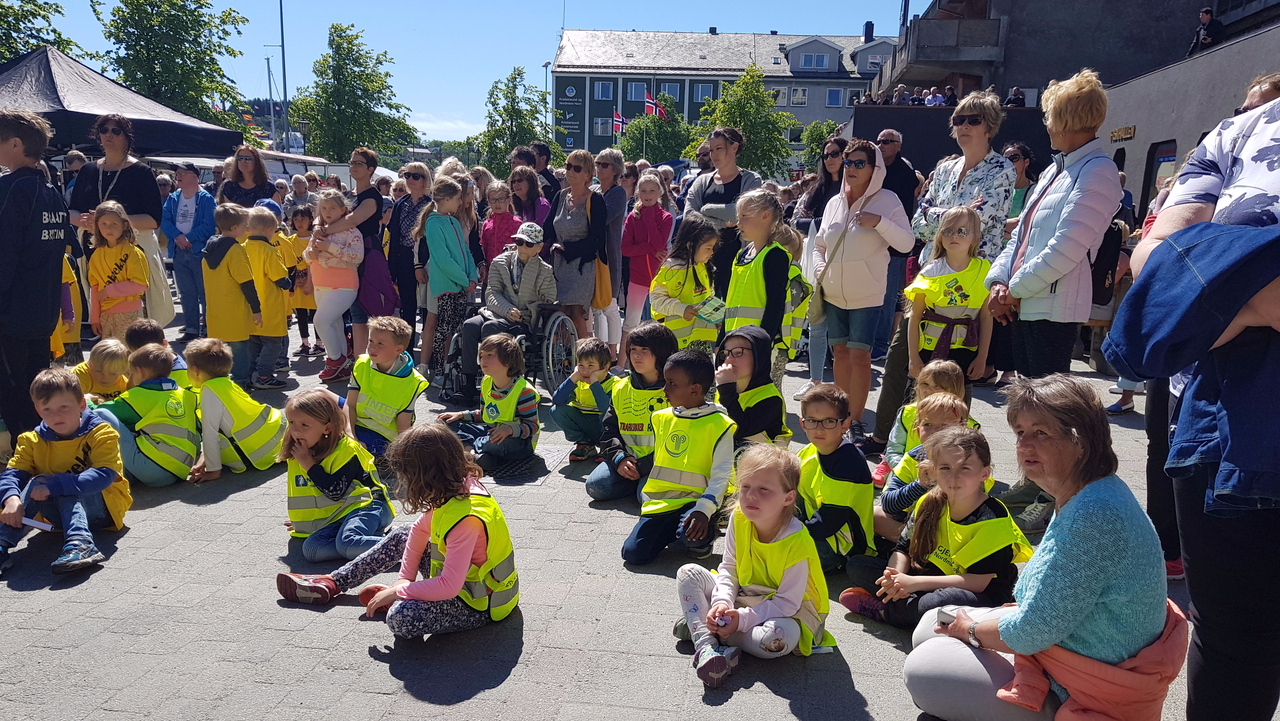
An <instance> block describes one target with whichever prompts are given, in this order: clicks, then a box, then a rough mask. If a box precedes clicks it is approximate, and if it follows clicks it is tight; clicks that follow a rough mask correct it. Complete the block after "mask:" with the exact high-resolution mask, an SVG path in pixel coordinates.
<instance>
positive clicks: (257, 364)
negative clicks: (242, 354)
mask: <svg viewBox="0 0 1280 721" xmlns="http://www.w3.org/2000/svg"><path fill="white" fill-rule="evenodd" d="M283 342H284V338H282V337H280V336H274V335H251V336H249V361H250V362H251V363H252V364H253V370H254V374H255V375H256V376H257V377H258V378H274V377H275V376H276V359H277V358H279V357H280V345H281V344H282V343H283Z"/></svg>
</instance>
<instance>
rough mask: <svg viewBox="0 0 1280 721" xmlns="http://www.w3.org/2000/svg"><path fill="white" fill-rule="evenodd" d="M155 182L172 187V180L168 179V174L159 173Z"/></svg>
mask: <svg viewBox="0 0 1280 721" xmlns="http://www.w3.org/2000/svg"><path fill="white" fill-rule="evenodd" d="M156 182H157V183H167V184H169V185H173V178H170V177H169V176H168V174H166V173H161V174H159V175H157V176H156Z"/></svg>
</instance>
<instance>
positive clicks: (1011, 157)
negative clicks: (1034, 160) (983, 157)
mask: <svg viewBox="0 0 1280 721" xmlns="http://www.w3.org/2000/svg"><path fill="white" fill-rule="evenodd" d="M1004 159H1005V160H1008V161H1009V162H1010V163H1016V162H1018V161H1019V160H1025V159H1026V158H1023V157H1022V154H1021V153H1014V154H1013V155H1006V156H1004Z"/></svg>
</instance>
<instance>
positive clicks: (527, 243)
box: [513, 238, 542, 248]
mask: <svg viewBox="0 0 1280 721" xmlns="http://www.w3.org/2000/svg"><path fill="white" fill-rule="evenodd" d="M513 240H515V242H516V245H518V246H520V247H521V248H534V247H536V246H539V245H542V241H541V240H526V239H524V238H514V239H513Z"/></svg>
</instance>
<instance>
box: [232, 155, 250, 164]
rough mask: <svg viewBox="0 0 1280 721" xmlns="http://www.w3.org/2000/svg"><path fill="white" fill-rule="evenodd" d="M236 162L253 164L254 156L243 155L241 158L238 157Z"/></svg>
mask: <svg viewBox="0 0 1280 721" xmlns="http://www.w3.org/2000/svg"><path fill="white" fill-rule="evenodd" d="M236 162H237V163H252V162H253V156H252V155H241V156H239V157H237V158H236Z"/></svg>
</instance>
